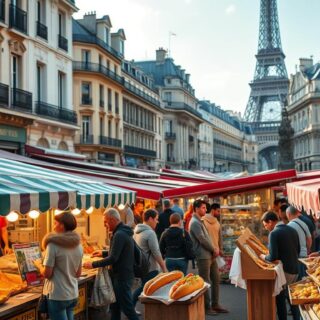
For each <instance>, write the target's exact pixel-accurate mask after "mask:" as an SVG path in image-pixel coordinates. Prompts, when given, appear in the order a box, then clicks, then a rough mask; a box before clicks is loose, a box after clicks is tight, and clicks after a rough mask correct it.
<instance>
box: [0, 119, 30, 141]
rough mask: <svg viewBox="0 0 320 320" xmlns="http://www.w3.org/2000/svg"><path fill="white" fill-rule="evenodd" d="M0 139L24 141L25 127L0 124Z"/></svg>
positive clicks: (25, 136)
mask: <svg viewBox="0 0 320 320" xmlns="http://www.w3.org/2000/svg"><path fill="white" fill-rule="evenodd" d="M0 140H2V141H11V142H22V143H26V141H27V134H26V129H25V128H18V127H12V126H7V125H4V124H0Z"/></svg>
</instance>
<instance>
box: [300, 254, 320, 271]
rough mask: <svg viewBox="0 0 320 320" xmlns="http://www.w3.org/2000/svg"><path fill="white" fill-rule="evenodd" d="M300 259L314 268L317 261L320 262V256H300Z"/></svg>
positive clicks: (308, 266) (307, 265)
mask: <svg viewBox="0 0 320 320" xmlns="http://www.w3.org/2000/svg"><path fill="white" fill-rule="evenodd" d="M298 260H299V261H300V262H302V263H303V264H304V265H305V266H306V267H307V268H308V269H309V268H312V267H313V266H314V264H315V263H319V264H320V257H310V258H299V259H298Z"/></svg>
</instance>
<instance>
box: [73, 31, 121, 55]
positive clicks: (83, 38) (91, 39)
mask: <svg viewBox="0 0 320 320" xmlns="http://www.w3.org/2000/svg"><path fill="white" fill-rule="evenodd" d="M72 39H73V41H76V42H84V43H92V44H96V45H98V46H99V47H101V48H103V49H104V50H106V51H108V52H109V53H111V54H112V55H114V56H116V57H117V58H119V59H122V58H123V55H122V54H121V53H120V52H118V51H117V50H115V49H113V48H112V47H111V46H109V45H108V44H107V43H105V42H104V41H103V40H101V39H99V38H98V37H96V36H94V35H86V34H73V35H72Z"/></svg>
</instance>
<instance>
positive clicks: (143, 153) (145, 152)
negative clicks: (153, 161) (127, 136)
mask: <svg viewBox="0 0 320 320" xmlns="http://www.w3.org/2000/svg"><path fill="white" fill-rule="evenodd" d="M124 152H125V153H131V154H136V155H139V156H142V157H143V156H144V157H150V158H156V157H157V152H156V151H153V150H149V149H143V148H137V147H132V146H127V145H126V146H124Z"/></svg>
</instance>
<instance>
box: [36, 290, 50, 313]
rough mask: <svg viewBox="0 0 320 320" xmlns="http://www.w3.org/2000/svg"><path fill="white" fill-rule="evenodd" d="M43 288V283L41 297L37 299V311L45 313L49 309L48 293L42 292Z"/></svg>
mask: <svg viewBox="0 0 320 320" xmlns="http://www.w3.org/2000/svg"><path fill="white" fill-rule="evenodd" d="M43 288H44V285H43V287H42V294H41V297H40V299H39V301H38V311H39V313H44V314H47V313H48V311H49V310H48V295H46V294H43Z"/></svg>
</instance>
